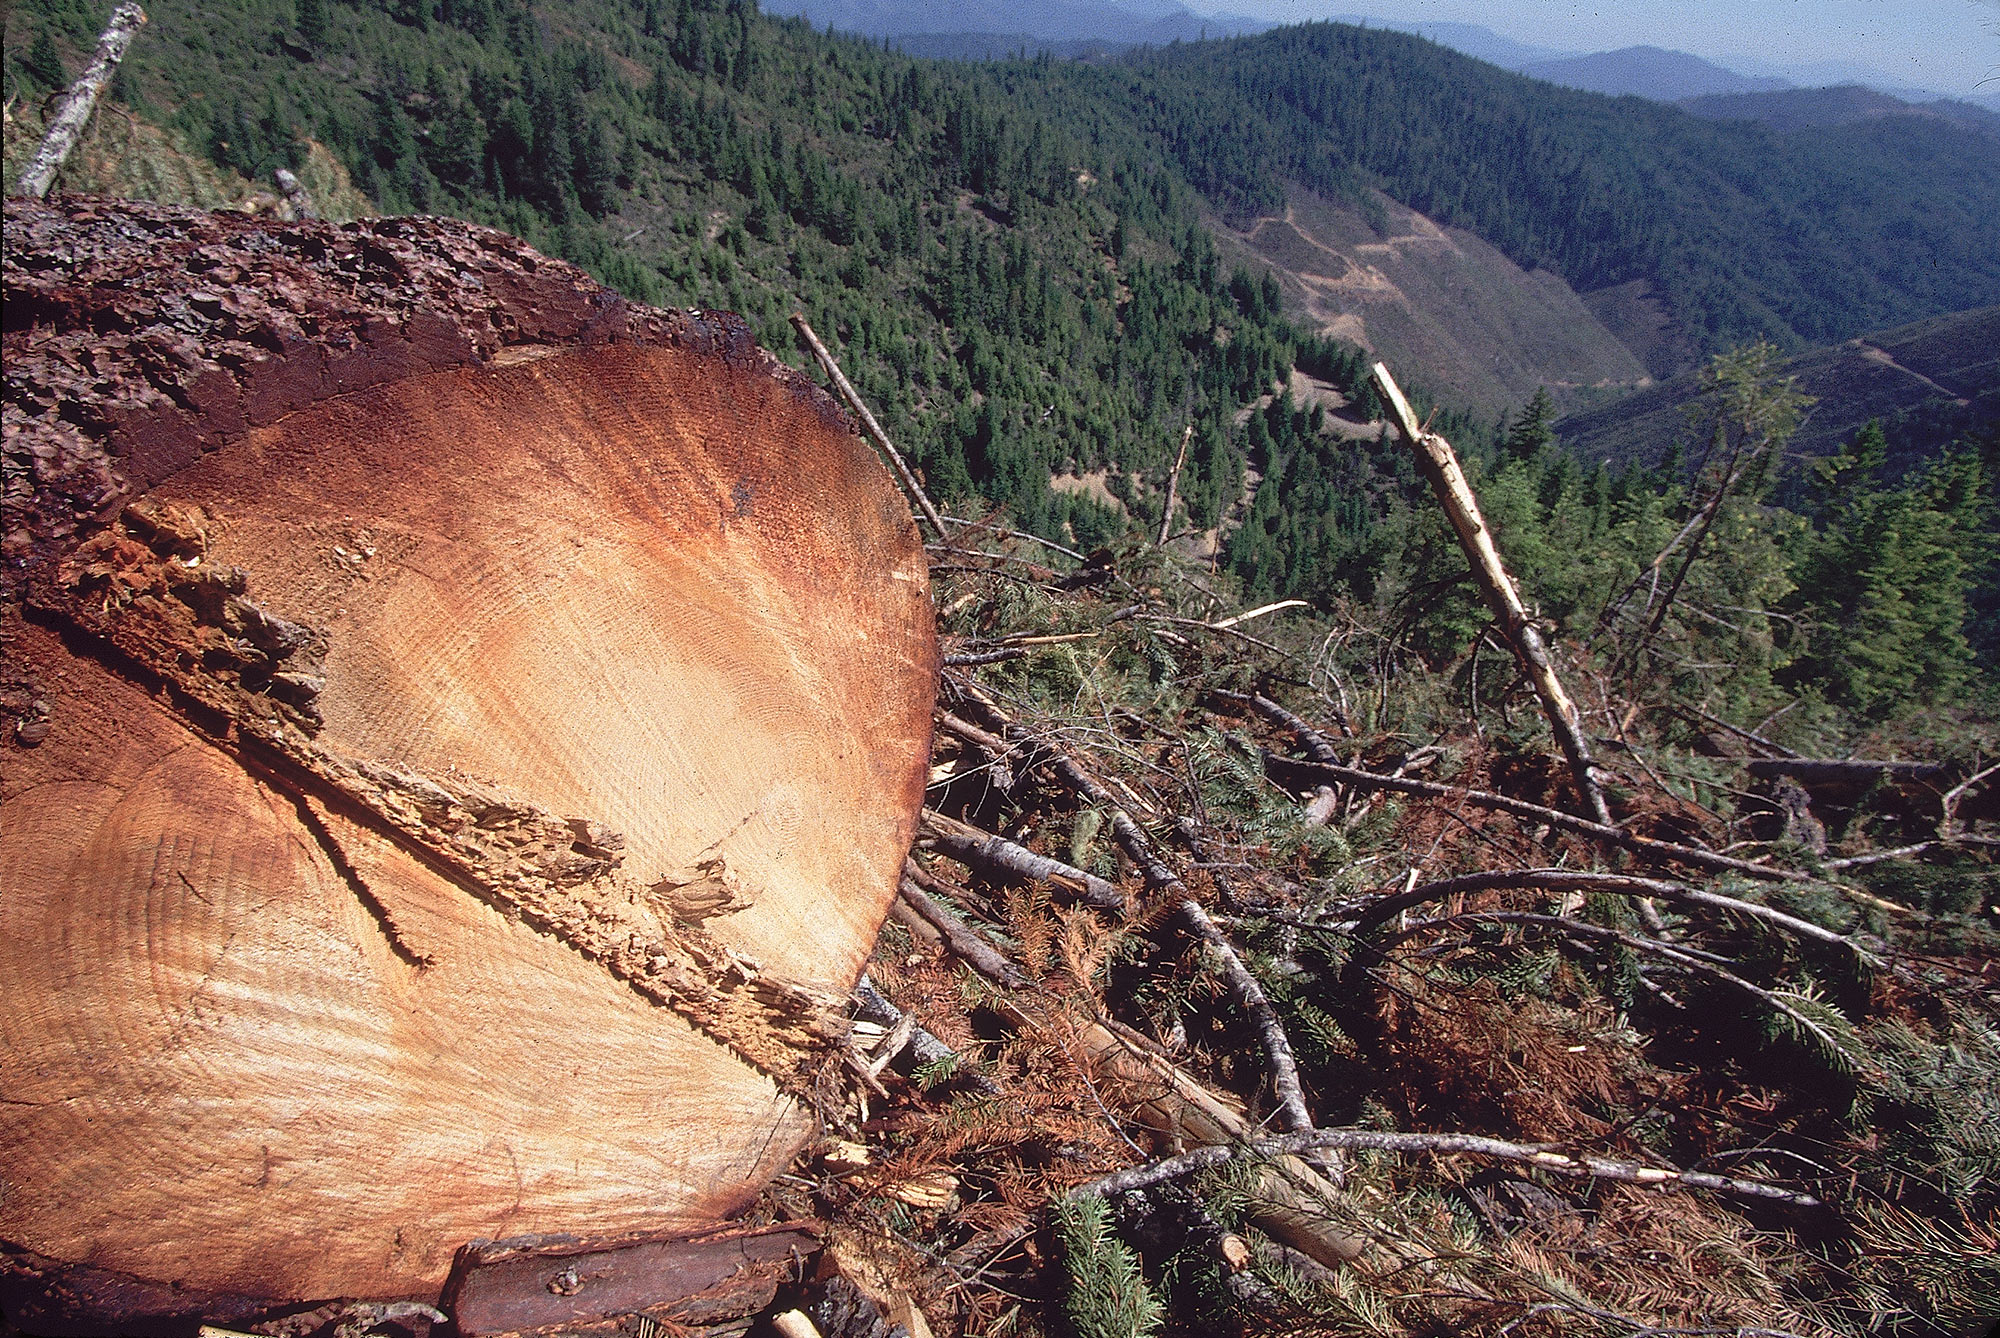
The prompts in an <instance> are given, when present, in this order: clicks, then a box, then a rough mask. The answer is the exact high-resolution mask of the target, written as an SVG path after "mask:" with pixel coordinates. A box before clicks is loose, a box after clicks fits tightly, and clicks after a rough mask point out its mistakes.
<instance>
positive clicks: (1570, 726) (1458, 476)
mask: <svg viewBox="0 0 2000 1338" xmlns="http://www.w3.org/2000/svg"><path fill="white" fill-rule="evenodd" d="M1372 370H1373V375H1374V377H1375V383H1376V384H1377V385H1378V386H1380V387H1381V389H1382V395H1383V398H1384V399H1386V400H1388V402H1389V406H1390V408H1391V410H1392V411H1393V412H1394V414H1395V416H1396V424H1397V426H1398V427H1400V428H1401V429H1402V430H1403V435H1404V436H1405V437H1406V438H1408V440H1409V443H1410V450H1411V451H1412V452H1413V453H1414V454H1415V455H1416V457H1417V464H1418V465H1419V466H1420V467H1421V468H1422V469H1423V471H1424V476H1425V477H1426V478H1427V479H1429V480H1430V485H1431V491H1432V492H1434V493H1435V494H1436V495H1437V499H1438V505H1439V506H1441V507H1443V508H1444V512H1445V515H1446V517H1447V518H1448V519H1449V520H1450V521H1451V527H1452V529H1453V530H1454V531H1455V532H1456V533H1457V535H1458V542H1459V545H1460V547H1462V548H1463V549H1464V550H1465V556H1466V560H1467V562H1468V563H1469V564H1470V565H1471V567H1472V574H1473V577H1474V578H1475V580H1476V581H1477V583H1478V585H1479V589H1480V593H1481V594H1482V595H1483V596H1484V597H1485V599H1486V604H1487V607H1488V608H1490V609H1492V611H1493V616H1494V617H1495V618H1496V619H1498V620H1499V623H1500V630H1501V631H1502V632H1504V633H1505V634H1506V637H1507V640H1508V642H1509V644H1510V645H1512V646H1513V648H1514V654H1515V656H1516V657H1517V658H1518V659H1519V660H1520V661H1521V667H1522V668H1523V669H1525V670H1526V671H1527V675H1528V681H1529V682H1531V683H1533V684H1534V686H1535V695H1536V696H1537V697H1539V698H1540V699H1541V703H1542V713H1543V714H1544V715H1546V716H1547V717H1548V720H1549V729H1550V730H1551V731H1552V732H1553V733H1554V734H1555V737H1556V742H1557V744H1558V745H1560V746H1561V748H1562V751H1563V756H1564V757H1566V758H1567V759H1568V760H1569V768H1570V774H1571V775H1572V776H1573V777H1574V778H1575V780H1576V788H1577V792H1578V793H1579V794H1581V795H1582V796H1583V802H1584V806H1585V808H1586V809H1588V810H1589V812H1590V815H1591V816H1592V817H1593V818H1595V819H1597V821H1598V822H1600V823H1603V824H1604V825H1605V826H1607V827H1609V826H1611V825H1612V822H1611V809H1610V807H1609V806H1608V805H1607V804H1606V803H1605V801H1604V790H1603V787H1602V786H1600V785H1599V784H1598V781H1597V773H1596V763H1595V762H1594V761H1593V760H1592V759H1591V756H1590V744H1589V743H1588V742H1587V741H1586V740H1585V739H1584V737H1583V717H1582V716H1581V715H1580V714H1579V713H1578V711H1577V709H1576V703H1575V702H1573V701H1571V700H1570V696H1569V692H1568V691H1567V690H1566V689H1565V688H1564V687H1563V685H1562V680H1561V679H1560V678H1558V677H1556V670H1555V663H1554V661H1552V660H1551V659H1550V658H1549V649H1548V646H1547V645H1546V644H1544V643H1543V641H1542V634H1541V632H1540V631H1539V630H1538V629H1537V628H1536V627H1535V624H1534V621H1533V620H1532V619H1530V618H1529V617H1528V610H1527V608H1526V607H1525V606H1524V605H1523V604H1522V603H1521V595H1520V592H1519V591H1518V590H1517V589H1516V588H1515V586H1514V578H1513V577H1511V576H1509V575H1508V574H1507V568H1506V567H1505V566H1504V565H1502V563H1501V561H1500V550H1499V548H1498V547H1497V546H1496V545H1495V544H1494V542H1493V532H1492V531H1491V530H1489V529H1488V528H1487V526H1486V520H1485V517H1483V516H1481V515H1480V514H1479V502H1478V499H1477V498H1475V497H1474V496H1473V495H1472V485H1471V484H1469V483H1468V482H1466V478H1465V471H1464V470H1462V469H1460V468H1459V465H1458V457H1457V455H1455V454H1454V453H1453V452H1452V449H1451V443H1450V442H1448V441H1446V440H1445V439H1444V438H1443V437H1440V436H1438V435H1437V434H1436V433H1434V432H1426V431H1425V430H1424V428H1423V425H1422V424H1420V423H1419V422H1418V421H1417V415H1416V411H1415V410H1414V409H1412V408H1411V407H1410V402H1409V401H1408V400H1407V399H1405V398H1403V392H1402V389H1401V388H1400V387H1398V386H1397V384H1396V379H1395V378H1394V377H1392V376H1391V375H1389V369H1388V367H1387V366H1385V365H1383V364H1382V363H1379V362H1378V363H1376V364H1375V366H1374V368H1373V369H1372Z"/></svg>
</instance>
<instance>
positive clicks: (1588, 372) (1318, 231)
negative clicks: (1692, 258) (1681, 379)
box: [1209, 186, 1648, 414]
mask: <svg viewBox="0 0 2000 1338" xmlns="http://www.w3.org/2000/svg"><path fill="white" fill-rule="evenodd" d="M1373 205H1374V207H1372V208H1367V209H1363V208H1360V207H1357V206H1354V205H1349V204H1338V203H1334V202H1333V201H1330V200H1328V199H1326V198H1325V197H1323V196H1320V195H1318V194H1316V193H1314V192H1312V191H1309V190H1306V189H1304V188H1302V187H1296V186H1295V187H1293V188H1292V189H1291V190H1290V191H1289V192H1288V194H1287V197H1286V203H1285V208H1284V211H1283V213H1282V214H1280V215H1277V216H1272V217H1265V218H1259V219H1256V220H1253V221H1252V222H1251V223H1249V224H1248V225H1247V226H1246V227H1243V228H1241V229H1238V228H1232V227H1230V226H1228V225H1227V224H1225V223H1223V222H1221V221H1220V220H1219V219H1215V218H1211V219H1210V220H1209V226H1210V230H1211V231H1212V232H1214V234H1215V236H1216V239H1217V242H1218V244H1219V246H1220V247H1221V249H1222V251H1223V254H1224V256H1225V257H1226V258H1227V259H1229V260H1231V261H1233V262H1235V263H1239V264H1250V265H1252V266H1254V267H1256V268H1258V269H1268V270H1271V271H1274V272H1275V273H1276V274H1277V276H1278V280H1279V283H1280V285H1281V287H1282V288H1283V291H1284V296H1285V309H1286V311H1287V312H1288V313H1289V314H1291V315H1293V316H1295V317H1297V318H1299V319H1301V320H1303V321H1306V322H1309V323H1310V324H1311V325H1312V326H1313V327H1314V328H1316V329H1318V330H1319V331H1321V332H1322V333H1324V334H1328V335H1332V336H1336V337H1338V338H1342V339H1348V340H1352V341H1353V342H1355V343H1358V344H1360V345H1362V346H1363V347H1364V348H1367V349H1368V350H1369V351H1371V352H1372V353H1375V354H1376V355H1378V356H1380V357H1383V358H1386V359H1387V360H1388V361H1389V362H1391V363H1392V364H1395V365H1398V366H1411V367H1422V368H1424V369H1425V374H1426V376H1428V377H1429V378H1431V380H1432V381H1433V382H1435V384H1433V385H1431V386H1430V387H1429V388H1430V389H1431V391H1432V392H1433V393H1435V394H1437V395H1438V396H1440V397H1441V398H1442V399H1444V400H1447V401H1450V402H1454V403H1462V404H1466V405H1469V406H1471V407H1473V408H1476V409H1477V410H1479V411H1480V412H1482V413H1490V414H1498V413H1499V412H1501V411H1502V410H1505V409H1510V408H1513V407H1515V406H1518V405H1520V404H1522V403H1524V402H1525V401H1526V400H1527V399H1528V398H1529V397H1530V396H1532V395H1533V394H1534V393H1535V390H1536V389H1537V388H1538V387H1542V386H1546V387H1548V389H1549V391H1550V393H1551V394H1553V395H1555V396H1556V397H1557V400H1558V402H1559V403H1561V404H1563V405H1565V406H1576V405H1580V404H1583V403H1586V402H1590V401H1592V400H1594V399H1595V398H1597V397H1598V396H1599V395H1601V394H1602V393H1603V392H1606V391H1622V390H1626V389H1630V388H1633V387H1636V386H1642V385H1644V384H1646V383H1647V379H1648V374H1647V369H1646V366H1645V364H1644V362H1643V361H1642V359H1641V358H1640V357H1639V356H1638V355H1637V354H1635V353H1634V352H1633V350H1632V349H1630V348H1628V347H1626V345H1625V344H1624V343H1622V342H1620V340H1619V338H1618V337H1617V336H1616V335H1614V334H1613V333H1612V331H1611V330H1610V329H1609V328H1607V326H1606V325H1605V324H1604V322H1603V321H1601V320H1599V319H1598V318H1597V317H1596V316H1595V315H1593V314H1592V312H1591V310H1590V308H1589V307H1587V306H1586V305H1585V303H1584V300H1583V299H1581V298H1579V297H1578V296H1577V294H1576V292H1575V291H1574V290H1573V289H1571V288H1570V286H1569V285H1568V284H1567V283H1565V282H1564V281H1563V279H1562V278H1561V276H1559V275H1557V274H1555V273H1553V272H1551V271H1548V270H1534V271H1529V270H1524V269H1522V268H1521V267H1520V266H1518V265H1516V264H1514V262H1513V261H1511V260H1509V259H1507V257H1506V256H1504V255H1502V254H1501V253H1500V252H1499V251H1497V250H1495V249H1494V248H1493V247H1491V246H1489V245H1487V244H1486V243H1485V242H1483V241H1481V240H1480V239H1479V238H1477V237H1475V236H1473V235H1472V234H1471V233H1469V232H1464V231H1462V230H1460V229H1457V228H1445V227H1440V226H1439V225H1438V224H1437V223H1435V222H1433V221H1432V220H1431V219H1429V218H1426V217H1425V216H1424V215H1422V214H1419V213H1417V212H1416V211H1414V210H1412V209H1407V208H1405V207H1404V206H1402V205H1400V204H1398V203H1396V202H1395V201H1394V200H1392V199H1390V198H1389V197H1388V196H1386V195H1383V194H1381V193H1380V192H1375V193H1374V196H1373ZM1377 221H1379V228H1378V226H1377Z"/></svg>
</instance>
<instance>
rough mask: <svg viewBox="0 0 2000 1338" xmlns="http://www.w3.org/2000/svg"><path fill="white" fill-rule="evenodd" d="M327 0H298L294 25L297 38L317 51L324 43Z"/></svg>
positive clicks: (326, 22)
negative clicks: (296, 29)
mask: <svg viewBox="0 0 2000 1338" xmlns="http://www.w3.org/2000/svg"><path fill="white" fill-rule="evenodd" d="M326 4H327V0H298V9H297V18H296V26H297V27H298V30H299V40H300V41H302V42H304V43H305V44H306V45H307V46H309V47H311V48H312V49H313V50H315V51H317V50H319V49H320V48H321V47H323V46H325V45H326V38H327V24H328V18H329V16H328V14H327V9H326Z"/></svg>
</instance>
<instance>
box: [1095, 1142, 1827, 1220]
mask: <svg viewBox="0 0 2000 1338" xmlns="http://www.w3.org/2000/svg"><path fill="white" fill-rule="evenodd" d="M1329 1148H1338V1149H1341V1150H1343V1151H1351V1152H1363V1151H1374V1152H1402V1153H1432V1154H1437V1155H1444V1156H1470V1157H1494V1158H1498V1159H1499V1160H1502V1161H1516V1162H1525V1163H1526V1164H1528V1165H1530V1166H1535V1167H1539V1168H1540V1169H1542V1170H1544V1171H1551V1172H1553V1173H1555V1174H1556V1175H1564V1176H1575V1177H1579V1178H1583V1179H1597V1180H1618V1181H1622V1182H1624V1183H1626V1184H1633V1185H1655V1186H1659V1187H1661V1188H1666V1187H1668V1186H1680V1187H1683V1188H1687V1189H1706V1190H1711V1191H1714V1192H1716V1193H1721V1194H1733V1195H1736V1196H1737V1197H1739V1198H1748V1199H1761V1200H1764V1201H1766V1202H1773V1203H1782V1204H1786V1205H1789V1206H1791V1207H1794V1208H1809V1209H1812V1208H1823V1207H1825V1205H1824V1204H1823V1203H1822V1202H1821V1201H1820V1200H1818V1199H1816V1198H1814V1197H1813V1196H1812V1195H1810V1194H1804V1193H1800V1192H1799V1191H1798V1190H1792V1189H1785V1188H1782V1187H1781V1186H1778V1185H1770V1184H1765V1183H1764V1182H1762V1181H1759V1180H1741V1179H1738V1178H1736V1177H1734V1176H1727V1175H1711V1174H1709V1173H1708V1172H1706V1171H1670V1170H1665V1169H1663V1168H1660V1167H1657V1166H1640V1165H1638V1164H1637V1163H1635V1162H1624V1161H1612V1160H1610V1159H1608V1158H1605V1157H1590V1156H1572V1155H1571V1154H1569V1153H1566V1152H1558V1151H1556V1150H1555V1149H1553V1148H1550V1147H1547V1146H1545V1145H1541V1144H1535V1143H1510V1142H1508V1141H1506V1140H1504V1139H1499V1138H1486V1137H1482V1136H1480V1135H1478V1134H1402V1133H1384V1132H1381V1131H1378V1130H1374V1129H1313V1130H1310V1131H1308V1132H1305V1133H1298V1134H1281V1135H1279V1136H1278V1137H1276V1138H1261V1139H1256V1140H1254V1141H1252V1142H1248V1143H1235V1144H1220V1145H1217V1146H1215V1147H1205V1148H1196V1149H1195V1150H1194V1151H1192V1152H1185V1153H1182V1154H1181V1155H1180V1156H1178V1157H1169V1158H1167V1159H1165V1160H1164V1161H1158V1162H1154V1163H1153V1164H1152V1165H1150V1166H1135V1167H1133V1168H1132V1169H1131V1170H1129V1171H1119V1172H1118V1173H1116V1174H1115V1175H1108V1176H1106V1177H1104V1178H1103V1179H1102V1180H1094V1181H1092V1182H1091V1183H1090V1184H1088V1185H1084V1186H1083V1187H1082V1188H1080V1189H1077V1190H1074V1191H1072V1192H1073V1193H1077V1194H1093V1195H1098V1196H1100V1197H1102V1196H1108V1195H1113V1194H1123V1193H1128V1192H1129V1191H1131V1190H1134V1189H1144V1188H1146V1187H1148V1186H1151V1185H1157V1184H1162V1183H1164V1182H1166V1181H1169V1180H1179V1179H1183V1178H1184V1177H1187V1176H1190V1175H1194V1174H1195V1173H1197V1172H1199V1171H1207V1170H1213V1169H1215V1168H1216V1167H1219V1166H1221V1165H1223V1164H1224V1163H1225V1162H1228V1161H1230V1160H1232V1159H1234V1158H1238V1157H1249V1158H1259V1159H1262V1158H1270V1157H1282V1156H1288V1155H1289V1156H1297V1155H1299V1154H1302V1153H1306V1152H1313V1151H1317V1150H1321V1149H1329Z"/></svg>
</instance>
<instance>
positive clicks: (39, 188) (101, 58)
mask: <svg viewBox="0 0 2000 1338" xmlns="http://www.w3.org/2000/svg"><path fill="white" fill-rule="evenodd" d="M145 26H146V11H145V10H144V9H141V8H140V7H139V6H138V5H136V4H131V3H127V4H122V5H120V6H118V8H116V9H114V10H112V11H111V22H110V23H109V24H107V25H106V26H105V29H104V32H103V33H102V34H101V35H100V36H99V37H98V39H97V52H96V54H95V55H93V56H92V57H91V58H90V64H89V65H86V66H85V67H84V70H83V73H82V74H81V75H79V76H77V80H76V82H75V83H73V84H71V85H70V86H69V92H67V93H65V94H63V99H62V102H61V103H60V104H58V105H57V107H56V110H55V115H53V116H51V117H50V118H49V125H48V131H47V133H46V134H44V135H43V136H42V142H41V146H40V147H39V148H37V149H36V150H35V156H34V157H33V158H30V159H29V160H28V165H27V167H25V168H24V169H22V171H21V176H20V179H19V180H18V181H17V182H16V183H15V185H14V193H15V194H16V195H25V196H28V197H30V198H31V199H36V200H39V199H41V198H42V197H43V196H44V195H47V194H48V193H49V187H50V186H52V185H54V184H55V180H56V173H57V172H60V171H61V170H62V165H63V164H64V163H66V162H68V161H69V155H70V151H71V150H72V149H74V148H75V147H76V141H77V137H78V136H79V135H81V134H83V128H84V127H85V126H86V125H88V124H90V114H91V112H92V111H94V110H96V108H97V99H98V97H99V95H101V94H102V93H103V92H104V86H105V85H106V84H108V83H110V82H111V75H112V72H113V71H115V70H116V69H117V68H118V62H119V61H121V60H123V59H124V58H125V48H127V47H129V46H131V45H132V39H133V38H135V37H137V36H138V35H139V29H141V28H143V27H145Z"/></svg>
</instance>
